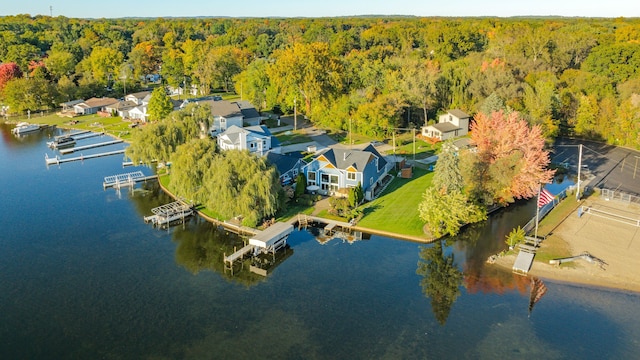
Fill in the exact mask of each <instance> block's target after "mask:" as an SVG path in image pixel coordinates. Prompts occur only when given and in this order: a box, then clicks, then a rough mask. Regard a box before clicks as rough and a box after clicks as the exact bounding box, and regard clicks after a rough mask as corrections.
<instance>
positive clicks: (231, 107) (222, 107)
mask: <svg viewBox="0 0 640 360" xmlns="http://www.w3.org/2000/svg"><path fill="white" fill-rule="evenodd" d="M209 104H210V105H211V114H213V116H222V117H225V118H232V117H238V116H242V112H241V111H240V107H239V106H238V104H236V103H232V102H229V101H226V100H221V101H211V102H209Z"/></svg>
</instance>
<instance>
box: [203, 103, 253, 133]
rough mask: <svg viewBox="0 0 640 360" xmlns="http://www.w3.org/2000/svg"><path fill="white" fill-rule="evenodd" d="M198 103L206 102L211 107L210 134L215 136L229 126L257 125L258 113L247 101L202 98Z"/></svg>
mask: <svg viewBox="0 0 640 360" xmlns="http://www.w3.org/2000/svg"><path fill="white" fill-rule="evenodd" d="M198 103H199V104H208V105H209V106H210V107H211V115H212V116H213V121H212V123H211V126H210V128H209V133H210V134H211V136H216V135H218V134H219V133H222V132H224V131H226V130H227V129H229V128H230V127H231V126H237V127H240V128H241V127H243V126H258V125H260V120H261V117H260V114H259V113H258V111H257V110H256V109H255V107H254V106H253V105H251V104H250V103H249V102H248V101H227V100H216V99H211V100H204V101H201V102H198Z"/></svg>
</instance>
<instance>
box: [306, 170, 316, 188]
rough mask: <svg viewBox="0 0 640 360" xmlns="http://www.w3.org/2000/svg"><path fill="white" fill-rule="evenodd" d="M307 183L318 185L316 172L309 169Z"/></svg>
mask: <svg viewBox="0 0 640 360" xmlns="http://www.w3.org/2000/svg"><path fill="white" fill-rule="evenodd" d="M307 185H316V173H315V172H313V171H309V172H308V173H307Z"/></svg>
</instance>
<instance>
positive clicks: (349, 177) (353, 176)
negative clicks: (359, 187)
mask: <svg viewBox="0 0 640 360" xmlns="http://www.w3.org/2000/svg"><path fill="white" fill-rule="evenodd" d="M355 179H356V173H354V172H351V171H349V172H347V180H355Z"/></svg>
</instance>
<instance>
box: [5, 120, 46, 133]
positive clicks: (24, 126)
mask: <svg viewBox="0 0 640 360" xmlns="http://www.w3.org/2000/svg"><path fill="white" fill-rule="evenodd" d="M38 130H40V125H38V124H29V123H27V122H21V123H18V125H16V127H15V128H13V130H11V131H12V132H13V133H14V134H16V135H22V134H26V133H29V132H33V131H38Z"/></svg>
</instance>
